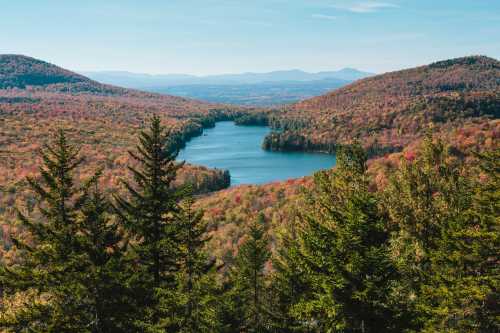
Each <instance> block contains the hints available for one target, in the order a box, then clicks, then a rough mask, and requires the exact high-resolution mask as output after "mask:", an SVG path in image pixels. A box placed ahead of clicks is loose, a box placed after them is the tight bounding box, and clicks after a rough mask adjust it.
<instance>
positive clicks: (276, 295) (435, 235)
mask: <svg viewBox="0 0 500 333" xmlns="http://www.w3.org/2000/svg"><path fill="white" fill-rule="evenodd" d="M139 137H140V140H139V144H138V145H137V146H136V148H135V149H133V150H132V151H131V153H130V156H131V158H132V160H133V161H135V163H132V164H130V162H129V164H128V166H129V172H130V173H131V174H132V175H133V176H134V177H132V178H131V180H127V181H124V183H123V184H122V185H121V190H120V191H116V190H114V191H113V195H112V196H109V195H107V194H105V192H104V189H105V187H104V188H103V183H102V182H101V181H100V179H101V177H102V174H101V170H92V172H91V173H89V175H88V176H86V177H85V180H84V181H83V182H78V181H76V179H75V174H76V173H77V171H78V169H79V168H80V166H81V163H82V159H81V152H80V151H79V150H78V149H77V148H76V147H75V145H74V144H72V143H71V142H70V141H69V140H68V138H67V136H66V133H65V132H64V131H58V132H57V133H55V134H54V135H52V140H51V142H50V143H49V144H48V145H47V146H46V147H45V148H44V149H43V150H42V151H41V157H42V158H43V159H42V160H43V161H42V162H40V163H39V164H38V166H39V167H40V169H39V174H37V175H35V176H34V177H29V178H27V182H28V184H29V188H30V191H31V192H32V193H33V194H34V196H33V199H32V202H31V204H30V206H25V207H21V206H20V207H18V220H19V223H18V226H19V231H20V232H18V233H16V235H15V236H14V238H13V239H12V241H13V242H12V249H11V251H9V255H8V256H4V257H3V258H2V266H1V267H0V283H1V286H2V299H1V302H0V309H1V310H2V311H1V312H0V328H2V329H3V330H5V331H6V332H19V331H26V330H30V331H43V332H45V331H52V330H54V331H58V332H60V331H68V332H142V331H151V332H155V331H157V332H159V331H171V332H192V333H194V332H228V333H229V332H238V331H240V332H304V333H305V332H318V333H320V332H356V331H362V332H373V333H375V332H381V331H384V332H456V333H458V332H464V331H465V332H492V333H493V332H496V331H498V329H499V327H500V323H499V321H498V316H497V313H496V309H497V308H498V293H497V290H498V287H499V281H498V265H497V262H498V260H499V258H498V249H499V245H500V244H499V239H500V238H499V222H500V221H499V219H498V213H499V201H500V199H499V183H498V170H499V161H500V159H499V158H500V156H499V151H498V148H497V149H489V150H483V151H482V152H476V154H475V156H474V159H475V160H474V163H473V164H467V163H466V161H465V160H464V159H463V158H460V156H457V155H456V154H454V153H453V152H452V149H451V148H450V147H449V145H447V144H446V143H445V142H443V141H442V140H441V139H440V138H433V135H432V133H430V132H428V133H427V134H426V136H425V139H424V140H423V142H422V143H420V144H419V145H418V147H416V150H414V151H408V152H406V154H404V155H403V156H401V158H400V159H399V160H398V163H397V164H396V165H395V166H394V168H393V169H391V170H390V172H384V171H382V172H383V173H384V175H385V177H386V179H387V182H386V183H385V184H383V185H379V184H377V182H376V180H377V177H375V178H374V177H373V174H372V173H371V172H370V171H369V169H368V165H367V160H366V154H365V152H364V151H363V149H362V148H361V146H359V145H357V144H354V145H349V146H343V147H342V148H341V149H339V150H338V154H337V161H338V165H337V167H336V168H335V170H326V171H322V172H318V173H317V174H315V175H314V178H313V179H312V181H305V182H302V181H298V182H295V181H291V182H289V185H293V186H297V185H306V188H305V189H304V190H303V191H301V192H300V193H299V192H298V191H296V190H292V191H289V190H286V189H285V188H280V186H279V185H278V187H275V186H273V185H270V186H265V187H262V188H258V187H249V188H244V187H242V188H241V189H243V191H241V192H238V191H236V192H235V191H233V192H232V193H229V196H228V197H226V199H224V198H223V197H222V200H220V201H219V202H218V203H217V202H216V203H215V206H213V207H211V208H210V209H211V212H210V215H208V216H207V215H205V217H206V218H204V213H203V211H200V210H197V209H196V208H195V207H194V206H193V203H194V200H193V197H192V192H191V190H190V187H189V186H188V187H180V188H178V187H173V186H171V185H172V182H173V181H174V180H175V179H176V174H177V171H178V170H179V168H180V165H179V164H178V163H176V162H175V153H172V152H171V150H170V144H169V134H168V131H167V130H166V129H165V128H164V127H162V125H161V121H160V119H159V118H158V117H154V118H153V119H152V121H151V124H150V126H149V129H147V130H144V131H141V133H140V134H139ZM104 184H105V185H104V186H108V185H107V184H106V183H104ZM273 188H274V189H273ZM107 189H108V190H109V188H107ZM248 190H249V191H248ZM245 192H250V193H251V195H257V196H259V197H260V198H259V199H258V200H260V202H259V201H254V203H252V202H250V203H249V201H248V200H249V199H250V197H242V195H243V194H244V193H245ZM266 193H267V194H266ZM264 195H265V196H266V197H264ZM286 198H288V202H287V199H286ZM228 199H229V200H230V202H229V203H228V202H227V200H228ZM262 199H263V200H262ZM268 200H269V201H272V200H274V201H275V202H277V205H276V206H273V207H269V202H268ZM216 209H217V210H218V211H215V210H216ZM240 209H241V211H242V212H243V213H244V214H247V215H246V216H244V215H243V216H242V215H240V216H237V215H233V217H231V215H228V211H230V210H233V211H238V210H240ZM281 210H283V211H281ZM252 211H253V212H254V213H253V214H251V212H252ZM249 213H250V214H251V215H250V214H249ZM266 213H267V214H269V213H272V218H270V217H269V215H267V216H266ZM221 214H222V215H223V216H226V217H227V218H228V220H227V221H226V223H225V224H222V223H218V222H217V215H221ZM241 217H242V219H239V220H238V218H241ZM207 218H208V219H207ZM230 224H235V225H236V226H238V227H239V228H238V227H236V228H233V229H228V227H229V226H230ZM219 227H222V228H223V229H225V230H229V232H230V233H233V234H234V233H236V234H238V233H240V230H239V229H243V230H244V231H243V235H244V236H243V237H242V238H241V239H240V240H239V241H238V244H237V247H235V248H233V249H232V251H230V252H225V253H222V255H221V253H220V252H219V253H217V252H215V251H214V248H213V246H214V243H213V239H214V238H213V237H214V235H215V236H217V231H218V229H219ZM227 236H228V238H229V239H230V238H231V237H233V235H231V234H229V235H227ZM219 240H220V239H219ZM223 246H224V245H223V244H222V243H221V242H220V241H219V243H218V244H217V243H216V244H215V249H217V248H223Z"/></svg>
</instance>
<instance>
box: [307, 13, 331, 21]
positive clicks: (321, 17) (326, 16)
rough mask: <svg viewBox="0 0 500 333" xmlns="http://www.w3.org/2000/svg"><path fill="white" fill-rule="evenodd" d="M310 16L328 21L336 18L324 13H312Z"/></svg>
mask: <svg viewBox="0 0 500 333" xmlns="http://www.w3.org/2000/svg"><path fill="white" fill-rule="evenodd" d="M311 17H312V18H316V19H320V20H330V21H332V20H336V19H337V17H336V16H332V15H324V14H312V15H311Z"/></svg>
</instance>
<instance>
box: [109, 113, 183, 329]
mask: <svg viewBox="0 0 500 333" xmlns="http://www.w3.org/2000/svg"><path fill="white" fill-rule="evenodd" d="M170 139H171V137H170V135H169V131H167V130H166V129H165V128H164V127H163V126H162V125H161V122H160V119H159V118H158V117H157V116H154V117H153V119H152V121H151V124H150V127H149V129H148V130H146V131H142V132H141V133H140V136H139V144H138V146H137V148H136V151H135V152H130V156H131V157H132V158H133V160H135V162H136V163H137V166H129V170H130V172H131V173H132V176H133V182H126V181H124V185H125V189H126V190H127V192H128V196H127V197H125V196H121V197H119V196H117V197H116V209H115V210H116V212H117V213H118V214H119V216H120V217H121V218H122V220H123V221H124V223H125V225H126V227H127V229H128V232H129V234H130V235H131V239H130V241H131V244H132V248H133V251H134V253H135V254H136V272H135V275H134V277H133V280H135V281H134V286H135V290H136V292H137V294H136V299H137V300H138V301H139V302H140V305H141V307H142V308H143V313H142V315H141V319H139V320H138V321H137V324H138V326H139V327H138V329H141V330H144V331H152V332H155V331H162V330H164V329H165V328H166V326H165V325H167V326H168V325H170V324H171V323H172V321H173V320H172V318H170V320H167V319H168V318H169V317H171V316H172V313H173V311H170V309H165V308H164V307H163V306H160V299H161V298H162V297H173V296H174V295H175V293H174V291H175V289H176V279H175V277H176V274H177V272H178V271H179V262H178V258H179V255H180V247H179V239H178V234H179V223H178V221H177V214H178V212H179V201H180V199H181V198H182V196H183V193H182V191H179V190H178V189H175V188H173V186H172V183H173V181H174V180H175V177H176V173H177V170H178V169H179V168H180V167H181V166H182V164H181V163H177V162H176V161H175V158H176V155H177V152H176V151H173V150H172V147H173V145H172V142H171V140H170ZM167 295H169V296H167Z"/></svg>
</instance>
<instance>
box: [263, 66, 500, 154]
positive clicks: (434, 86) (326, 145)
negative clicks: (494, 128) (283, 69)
mask: <svg viewBox="0 0 500 333" xmlns="http://www.w3.org/2000/svg"><path fill="white" fill-rule="evenodd" d="M499 117H500V62H499V61H498V60H496V59H492V58H488V57H483V56H474V57H464V58H458V59H452V60H446V61H440V62H437V63H434V64H431V65H428V66H421V67H416V68H412V69H407V70H402V71H397V72H392V73H387V74H382V75H377V76H374V77H370V78H367V79H363V80H360V81H357V82H355V83H353V84H350V85H348V86H346V87H343V88H340V89H338V90H335V91H334V92H331V93H329V94H326V95H323V96H320V97H316V98H312V99H308V100H305V101H302V102H299V103H297V104H294V105H292V106H290V107H288V108H286V109H285V110H283V112H282V113H280V114H278V115H277V116H276V118H275V119H274V120H273V126H274V127H275V128H279V129H281V130H282V131H281V132H280V133H274V134H271V135H270V136H269V137H268V138H267V139H266V142H265V143H264V146H265V147H266V148H268V149H276V150H319V151H334V150H335V148H336V146H337V145H338V144H343V143H348V142H351V141H352V140H354V139H359V140H361V141H362V143H363V144H364V145H365V147H366V148H367V149H369V150H370V151H371V153H372V154H383V153H385V152H391V151H398V150H401V149H402V148H403V147H404V146H406V145H408V144H409V143H411V142H412V141H414V140H415V139H417V138H419V137H421V135H422V134H423V133H424V132H425V128H427V127H428V125H429V124H430V123H432V124H433V126H434V127H437V128H438V129H442V130H444V131H447V130H449V129H451V128H456V127H460V126H463V125H464V124H465V123H470V122H478V121H479V122H481V121H483V120H484V119H487V118H493V119H496V118H499Z"/></svg>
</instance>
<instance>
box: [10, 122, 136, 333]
mask: <svg viewBox="0 0 500 333" xmlns="http://www.w3.org/2000/svg"><path fill="white" fill-rule="evenodd" d="M41 155H42V160H43V165H42V166H41V167H40V173H41V180H40V181H38V180H35V179H31V178H28V182H29V184H30V186H31V188H32V189H33V190H34V192H35V194H36V197H37V199H36V201H37V206H38V210H39V213H40V219H36V220H31V219H29V218H28V217H27V216H25V215H24V214H22V213H21V212H19V219H20V221H21V224H22V226H23V228H24V229H25V237H24V238H23V239H20V238H19V239H14V244H15V247H16V248H17V250H18V251H20V256H19V257H20V258H21V259H20V260H21V261H20V262H19V263H18V264H14V265H12V266H10V267H7V266H5V267H2V269H1V271H0V282H1V285H2V287H3V289H4V291H5V292H6V294H9V296H13V297H11V298H10V300H13V303H12V305H13V310H12V311H5V312H4V315H3V316H1V317H0V318H1V319H0V324H1V326H2V327H5V328H7V329H9V330H12V331H15V332H92V333H94V332H95V333H100V332H111V331H112V332H127V331H129V330H128V325H127V324H128V318H129V317H130V315H131V314H132V309H131V308H130V307H129V306H128V304H129V303H130V301H131V300H130V299H127V298H126V296H127V293H126V292H125V290H126V289H125V287H124V285H125V282H124V279H123V277H122V275H123V273H124V271H125V269H124V267H125V266H124V261H123V258H124V251H125V246H126V242H124V239H123V237H122V235H121V233H119V232H118V225H116V224H115V223H112V222H111V221H110V215H109V212H108V203H107V200H106V198H105V197H104V196H103V195H102V193H101V192H100V191H99V189H98V185H97V182H98V178H99V173H96V175H95V176H94V177H92V178H91V179H89V180H88V181H86V182H84V184H82V185H81V186H76V185H75V180H74V173H75V170H76V169H77V167H78V166H79V164H80V163H81V162H82V159H81V158H79V157H78V149H76V148H75V147H74V146H72V145H71V144H69V143H68V141H67V139H66V136H65V133H64V131H62V130H61V131H59V132H58V133H57V135H56V138H55V141H54V143H53V144H52V145H48V146H46V147H45V149H44V150H43V151H42V154H41Z"/></svg>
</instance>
